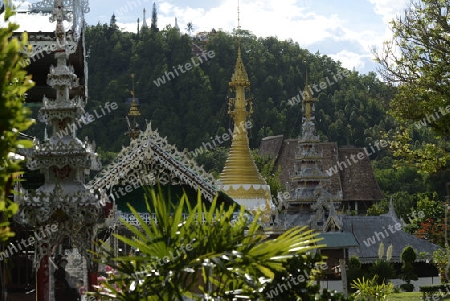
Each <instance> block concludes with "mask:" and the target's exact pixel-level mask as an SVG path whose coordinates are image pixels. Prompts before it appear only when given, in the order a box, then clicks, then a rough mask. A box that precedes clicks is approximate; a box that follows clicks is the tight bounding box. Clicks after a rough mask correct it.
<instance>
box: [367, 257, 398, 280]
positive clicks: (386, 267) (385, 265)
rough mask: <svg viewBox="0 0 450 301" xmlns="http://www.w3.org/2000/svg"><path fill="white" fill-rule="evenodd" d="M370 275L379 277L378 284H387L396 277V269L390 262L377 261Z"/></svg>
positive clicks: (371, 268)
mask: <svg viewBox="0 0 450 301" xmlns="http://www.w3.org/2000/svg"><path fill="white" fill-rule="evenodd" d="M370 275H375V276H377V279H376V281H377V283H378V284H382V283H387V282H388V281H389V279H392V278H394V277H395V269H394V267H393V266H392V264H391V263H390V262H389V261H387V260H385V259H377V260H376V261H375V262H374V263H373V264H372V266H371V267H370Z"/></svg>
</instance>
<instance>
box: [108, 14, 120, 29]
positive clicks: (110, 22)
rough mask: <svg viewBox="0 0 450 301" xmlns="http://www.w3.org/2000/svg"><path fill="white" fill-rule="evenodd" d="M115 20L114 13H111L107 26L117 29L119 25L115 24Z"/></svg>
mask: <svg viewBox="0 0 450 301" xmlns="http://www.w3.org/2000/svg"><path fill="white" fill-rule="evenodd" d="M116 23H117V21H116V15H114V14H112V16H111V19H110V20H109V27H111V28H114V29H118V28H119V27H118V26H117V24H116Z"/></svg>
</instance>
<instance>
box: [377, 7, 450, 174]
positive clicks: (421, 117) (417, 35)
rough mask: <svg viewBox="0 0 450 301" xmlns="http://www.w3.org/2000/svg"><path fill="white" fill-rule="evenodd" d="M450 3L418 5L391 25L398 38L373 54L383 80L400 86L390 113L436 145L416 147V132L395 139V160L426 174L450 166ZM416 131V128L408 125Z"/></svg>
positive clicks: (403, 132)
mask: <svg viewBox="0 0 450 301" xmlns="http://www.w3.org/2000/svg"><path fill="white" fill-rule="evenodd" d="M449 18H450V0H421V1H419V0H414V1H412V2H411V4H410V6H409V8H408V9H406V11H405V14H404V16H401V17H397V18H396V19H394V20H393V21H392V22H391V27H392V32H393V37H392V39H391V40H389V41H387V42H385V43H384V47H383V50H382V51H381V52H376V51H374V54H375V58H376V61H377V62H378V63H379V64H380V65H381V68H380V70H379V72H380V74H381V76H382V77H383V79H384V80H386V81H387V82H389V83H393V84H396V85H398V93H397V94H396V95H395V97H394V99H393V101H392V104H391V106H392V107H391V111H392V113H393V115H394V116H396V117H397V118H398V119H399V120H400V121H412V122H415V126H416V128H418V129H421V128H422V127H423V128H426V127H428V128H430V129H432V130H433V134H434V136H435V137H434V139H433V140H434V141H429V142H428V143H422V144H421V145H415V143H414V142H411V141H412V140H413V135H415V133H414V132H413V131H412V129H411V127H408V126H406V127H405V128H403V129H400V131H398V132H397V133H395V134H394V135H393V138H394V139H395V140H396V141H397V143H394V144H392V146H393V149H394V151H395V154H396V155H399V156H403V157H406V158H407V159H408V160H409V161H410V162H413V163H418V167H421V168H422V170H423V171H425V172H436V171H439V170H442V169H447V170H448V167H449V166H448V163H449V162H450V154H449V153H450V143H449V137H450V85H449V84H450V76H449V74H450V65H449V64H448V62H449V61H450V50H449V46H450V24H449V22H448V20H449ZM409 125H411V124H409Z"/></svg>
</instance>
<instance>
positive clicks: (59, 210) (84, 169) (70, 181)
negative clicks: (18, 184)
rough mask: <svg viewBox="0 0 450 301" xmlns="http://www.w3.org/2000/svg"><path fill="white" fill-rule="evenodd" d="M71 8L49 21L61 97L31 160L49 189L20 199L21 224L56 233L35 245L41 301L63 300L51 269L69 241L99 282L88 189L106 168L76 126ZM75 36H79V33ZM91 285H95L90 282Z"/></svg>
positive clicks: (79, 108) (50, 79) (81, 102)
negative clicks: (68, 24) (88, 181)
mask: <svg viewBox="0 0 450 301" xmlns="http://www.w3.org/2000/svg"><path fill="white" fill-rule="evenodd" d="M73 1H74V6H73V10H72V14H73V16H74V19H78V22H74V26H78V25H79V21H80V16H79V15H77V14H76V12H77V11H78V13H80V10H81V9H82V7H81V6H80V5H81V4H80V1H77V0H73ZM63 2H64V3H63ZM68 2H70V1H63V0H55V2H54V5H53V11H52V17H51V18H50V20H51V21H56V30H55V35H56V50H55V52H54V57H55V59H56V65H55V66H51V67H50V72H49V74H48V76H47V84H48V85H49V86H51V87H52V88H53V89H54V90H55V91H56V98H55V99H49V98H47V97H45V96H44V98H43V106H42V108H41V109H40V111H39V120H40V121H41V122H44V123H46V124H47V125H49V126H50V127H51V129H52V132H51V136H50V138H49V139H47V140H45V141H43V142H40V141H37V139H35V141H34V147H33V148H32V149H31V150H30V153H29V154H28V156H27V157H28V163H27V164H28V167H29V168H30V169H31V170H40V171H41V172H42V173H43V174H44V176H45V184H44V185H42V186H41V187H40V188H38V189H37V190H36V191H33V192H22V194H21V196H19V197H18V199H17V202H18V203H19V213H18V215H17V217H16V219H17V220H18V221H19V222H22V223H25V224H27V225H29V226H31V227H34V228H35V229H36V231H38V230H39V229H40V228H45V229H52V231H47V232H46V235H45V237H44V236H42V237H40V239H39V240H38V239H36V257H35V267H36V268H37V269H38V271H37V277H36V279H37V281H36V291H37V298H36V299H37V300H38V301H53V300H56V301H59V300H63V298H64V297H58V296H57V294H58V293H56V294H55V292H56V290H55V284H54V282H53V273H52V266H51V265H53V260H52V256H54V255H57V254H59V255H62V254H61V253H62V247H61V243H62V242H63V240H65V239H66V240H67V239H70V242H71V243H72V245H74V246H76V247H77V249H78V251H79V253H80V254H81V255H83V257H84V258H85V259H86V262H87V266H88V270H89V272H90V273H89V275H86V277H85V278H86V279H89V280H91V279H96V271H97V269H96V266H95V265H94V263H93V262H92V261H91V260H90V259H91V258H90V257H91V254H90V253H88V251H89V250H93V249H94V245H93V243H94V240H95V237H96V234H97V224H98V223H99V222H100V221H101V220H102V219H103V213H102V208H101V205H100V202H99V200H98V199H97V197H96V196H95V195H94V194H93V192H90V191H89V190H88V189H87V187H86V185H85V178H86V176H87V175H88V174H89V172H90V170H92V169H94V170H98V169H100V168H101V164H100V161H99V158H98V156H97V154H96V153H95V143H92V144H91V143H89V141H88V139H87V137H86V138H85V139H84V141H80V140H79V139H78V138H77V136H76V126H74V125H77V124H80V123H81V124H82V123H83V122H84V123H86V119H87V116H86V115H85V111H84V106H85V104H86V102H85V95H80V94H79V92H78V91H79V90H77V89H74V88H77V87H78V86H79V85H80V83H79V80H78V78H77V75H76V74H75V73H74V69H73V67H72V66H71V65H68V64H67V61H68V51H67V47H68V44H67V43H66V31H65V29H64V25H63V21H64V20H69V17H68V14H67V13H68V12H69V11H70V9H66V8H65V6H64V4H65V3H68ZM86 2H87V1H83V4H85V3H86ZM42 8H43V9H44V5H43V6H42ZM84 11H86V10H84ZM82 19H83V18H82V17H81V20H82ZM73 32H74V34H75V33H76V28H74V31H73ZM80 33H81V31H80ZM78 37H79V36H78ZM54 42H55V41H53V43H54ZM83 84H85V83H83ZM80 90H81V91H82V90H83V89H80ZM49 226H50V227H49ZM94 282H95V281H94ZM89 284H90V285H92V284H96V283H93V282H92V281H89Z"/></svg>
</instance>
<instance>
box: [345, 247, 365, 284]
mask: <svg viewBox="0 0 450 301" xmlns="http://www.w3.org/2000/svg"><path fill="white" fill-rule="evenodd" d="M363 276H364V271H363V270H362V268H361V262H360V261H359V258H358V257H357V256H356V255H352V256H351V257H350V259H349V261H348V270H347V285H348V287H349V288H350V285H351V284H352V283H353V281H354V280H356V279H358V278H362V277H363Z"/></svg>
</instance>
